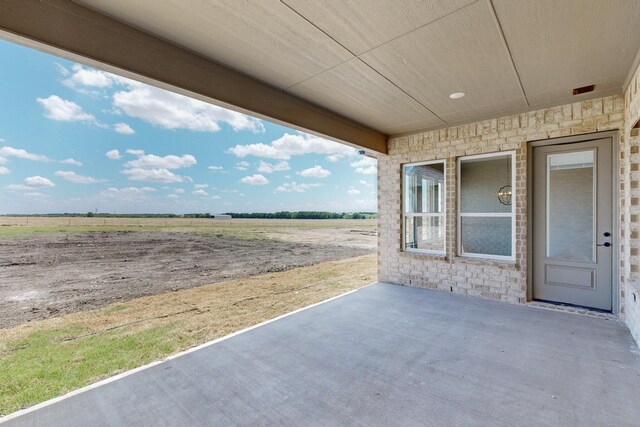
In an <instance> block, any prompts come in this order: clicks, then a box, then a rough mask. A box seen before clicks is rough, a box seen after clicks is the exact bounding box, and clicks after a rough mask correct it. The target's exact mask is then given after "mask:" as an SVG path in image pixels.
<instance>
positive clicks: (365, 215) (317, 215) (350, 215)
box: [0, 211, 378, 219]
mask: <svg viewBox="0 0 640 427" xmlns="http://www.w3.org/2000/svg"><path fill="white" fill-rule="evenodd" d="M222 215H231V216H232V217H233V218H267V219H370V218H377V217H378V214H377V213H376V212H342V213H339V212H323V211H292V212H290V211H281V212H267V213H265V212H253V213H246V212H239V213H238V212H229V213H225V214H222ZM0 216H15V217H70V218H75V217H88V218H213V215H211V214H210V213H188V214H184V215H177V214H150V213H149V214H111V213H101V212H98V213H94V212H87V213H52V214H10V215H0Z"/></svg>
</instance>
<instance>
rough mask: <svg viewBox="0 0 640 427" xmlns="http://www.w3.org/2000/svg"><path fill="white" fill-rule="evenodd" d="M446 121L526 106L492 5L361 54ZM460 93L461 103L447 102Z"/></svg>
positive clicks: (477, 6)
mask: <svg viewBox="0 0 640 427" xmlns="http://www.w3.org/2000/svg"><path fill="white" fill-rule="evenodd" d="M361 59H362V60H363V61H364V62H366V63H367V64H369V65H371V66H372V67H373V68H374V69H376V70H378V71H379V72H381V73H382V74H383V75H384V76H386V77H387V78H389V79H390V80H391V81H392V82H394V83H395V84H396V85H398V86H399V87H401V88H403V89H404V90H405V91H406V92H407V93H409V94H410V95H411V96H413V97H414V98H415V99H417V100H418V101H419V102H420V103H422V104H423V105H425V106H426V107H427V108H429V109H430V110H431V111H433V112H434V113H435V114H437V115H438V116H439V117H441V118H442V119H443V120H444V121H446V122H454V121H459V120H463V119H464V118H465V117H473V116H476V117H477V116H487V115H491V114H497V113H499V112H502V111H506V110H510V109H522V108H526V107H527V103H526V100H525V97H524V95H523V93H522V89H521V87H520V83H519V81H518V76H517V74H516V72H515V70H514V68H513V64H512V63H511V59H510V58H509V52H508V50H507V48H506V47H505V45H504V41H503V39H502V36H501V34H500V31H499V29H498V28H497V26H496V25H495V22H494V17H493V14H492V12H491V9H490V6H489V5H488V4H487V3H486V2H484V1H482V2H477V3H474V4H472V5H470V6H468V7H465V8H464V9H462V10H459V11H458V12H456V13H453V14H451V15H448V16H446V17H444V18H442V19H440V20H438V21H436V22H434V23H432V24H430V25H427V26H424V27H422V28H420V29H418V30H416V31H413V32H411V33H409V34H407V35H405V36H402V37H399V38H397V39H395V40H393V41H391V42H389V43H387V44H385V45H383V46H381V47H378V48H376V49H373V50H371V51H369V52H368V53H366V54H364V55H362V56H361ZM454 92H464V93H465V94H466V96H465V97H464V98H461V99H451V98H450V97H449V95H450V94H451V93H454Z"/></svg>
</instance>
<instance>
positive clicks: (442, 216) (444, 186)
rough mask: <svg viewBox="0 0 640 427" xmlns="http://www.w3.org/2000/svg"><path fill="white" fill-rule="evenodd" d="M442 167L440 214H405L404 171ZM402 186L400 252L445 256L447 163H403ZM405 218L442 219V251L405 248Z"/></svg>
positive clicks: (430, 161) (439, 161)
mask: <svg viewBox="0 0 640 427" xmlns="http://www.w3.org/2000/svg"><path fill="white" fill-rule="evenodd" d="M436 164H441V165H442V171H443V172H442V173H443V176H444V184H443V190H444V191H443V201H442V212H441V213H413V212H406V209H405V208H406V200H405V197H406V193H405V185H406V181H405V171H406V168H407V167H412V166H429V165H436ZM401 181H402V185H401V186H400V191H401V193H402V194H401V197H400V199H401V201H400V203H401V204H402V250H403V252H415V253H421V254H427V255H446V251H447V162H446V160H444V159H441V160H429V161H425V162H414V163H405V164H403V165H402V179H401ZM407 217H412V218H416V217H422V218H442V224H443V227H444V242H443V244H442V250H433V249H417V248H407V230H406V227H407V221H406V218H407Z"/></svg>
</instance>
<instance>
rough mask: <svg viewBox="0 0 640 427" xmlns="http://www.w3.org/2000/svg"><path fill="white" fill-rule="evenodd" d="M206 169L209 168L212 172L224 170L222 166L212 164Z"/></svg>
mask: <svg viewBox="0 0 640 427" xmlns="http://www.w3.org/2000/svg"><path fill="white" fill-rule="evenodd" d="M207 169H209V170H210V171H214V172H216V171H221V170H224V168H223V167H222V166H213V165H212V166H209V167H208V168H207Z"/></svg>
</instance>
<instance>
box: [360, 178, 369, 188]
mask: <svg viewBox="0 0 640 427" xmlns="http://www.w3.org/2000/svg"><path fill="white" fill-rule="evenodd" d="M358 182H359V183H360V184H362V185H364V186H366V187H371V184H369V183H368V182H367V181H365V180H364V179H361V180H358Z"/></svg>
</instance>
